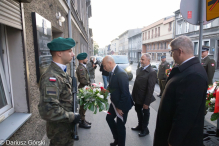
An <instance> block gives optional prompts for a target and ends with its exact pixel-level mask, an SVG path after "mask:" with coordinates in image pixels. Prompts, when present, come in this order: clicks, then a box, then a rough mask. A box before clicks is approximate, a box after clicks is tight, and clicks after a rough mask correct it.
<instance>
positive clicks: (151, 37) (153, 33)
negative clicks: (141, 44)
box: [151, 29, 154, 39]
mask: <svg viewBox="0 0 219 146" xmlns="http://www.w3.org/2000/svg"><path fill="white" fill-rule="evenodd" d="M153 34H154V30H153V29H152V32H151V38H152V39H153Z"/></svg>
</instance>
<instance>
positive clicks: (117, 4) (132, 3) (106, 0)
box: [89, 0, 181, 48]
mask: <svg viewBox="0 0 219 146" xmlns="http://www.w3.org/2000/svg"><path fill="white" fill-rule="evenodd" d="M180 1H181V0H91V4H92V17H91V18H90V19H89V27H90V28H92V30H93V39H94V41H96V42H97V44H98V45H99V47H100V48H103V47H105V46H106V45H109V44H110V43H111V41H112V40H113V39H115V38H118V36H119V35H120V34H122V33H123V32H125V31H126V30H129V29H135V28H143V27H145V26H148V25H150V24H152V23H154V22H156V21H158V20H160V19H162V18H165V17H167V16H171V15H174V12H175V11H177V10H179V8H180Z"/></svg>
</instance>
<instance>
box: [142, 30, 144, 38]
mask: <svg viewBox="0 0 219 146" xmlns="http://www.w3.org/2000/svg"><path fill="white" fill-rule="evenodd" d="M142 40H144V32H143V37H142Z"/></svg>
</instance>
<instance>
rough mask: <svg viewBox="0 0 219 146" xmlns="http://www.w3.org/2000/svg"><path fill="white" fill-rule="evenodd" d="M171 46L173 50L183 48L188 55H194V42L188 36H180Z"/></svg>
mask: <svg viewBox="0 0 219 146" xmlns="http://www.w3.org/2000/svg"><path fill="white" fill-rule="evenodd" d="M170 46H171V47H172V48H173V49H177V48H182V49H183V51H184V52H185V53H186V54H193V53H194V47H193V43H192V40H191V39H190V38H189V37H187V36H184V35H182V36H179V37H177V38H175V39H174V40H172V41H171V42H170Z"/></svg>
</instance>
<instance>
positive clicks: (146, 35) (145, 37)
mask: <svg viewBox="0 0 219 146" xmlns="http://www.w3.org/2000/svg"><path fill="white" fill-rule="evenodd" d="M146 39H147V32H145V40H146Z"/></svg>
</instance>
